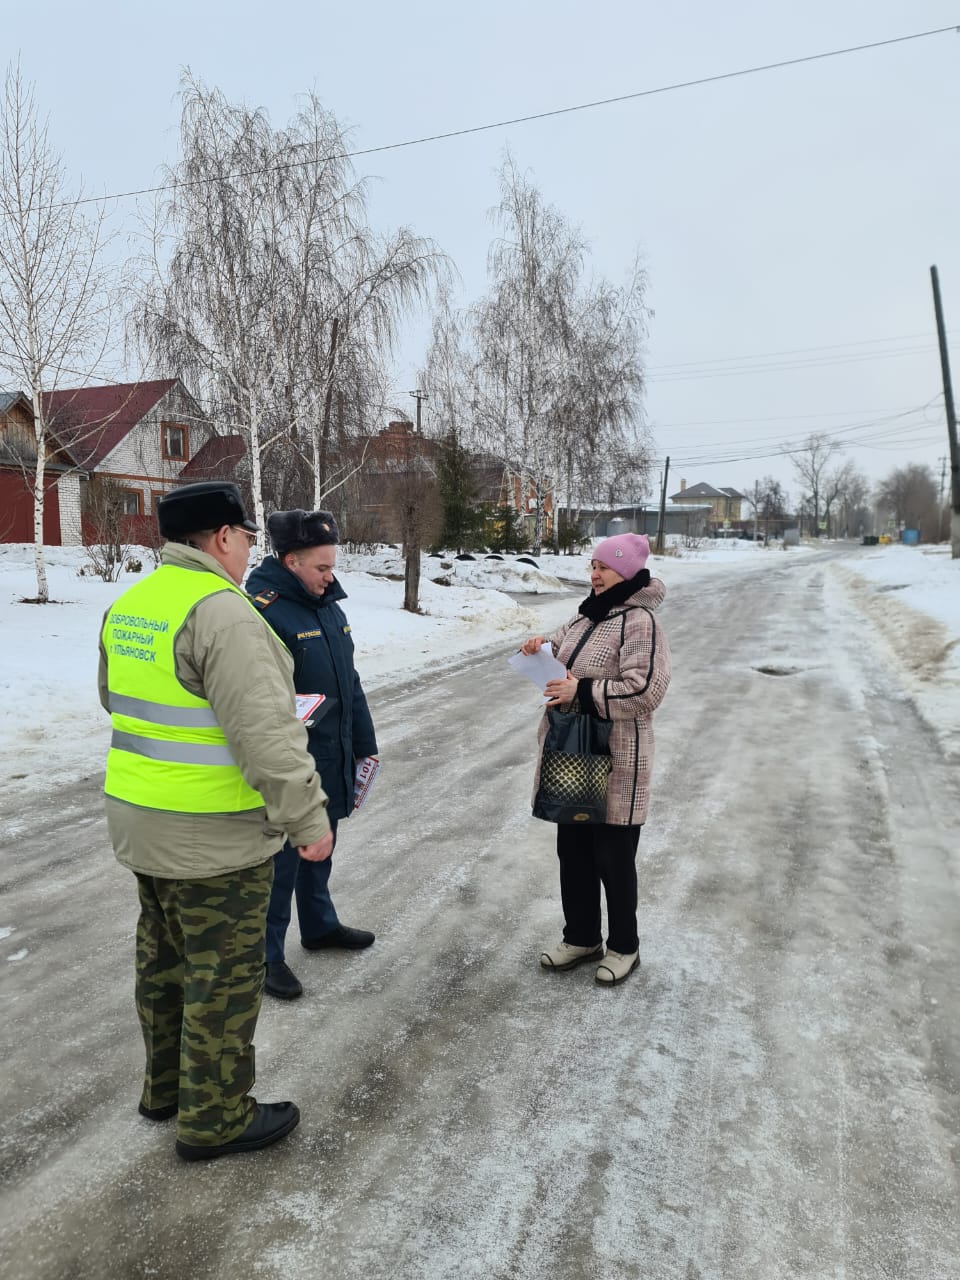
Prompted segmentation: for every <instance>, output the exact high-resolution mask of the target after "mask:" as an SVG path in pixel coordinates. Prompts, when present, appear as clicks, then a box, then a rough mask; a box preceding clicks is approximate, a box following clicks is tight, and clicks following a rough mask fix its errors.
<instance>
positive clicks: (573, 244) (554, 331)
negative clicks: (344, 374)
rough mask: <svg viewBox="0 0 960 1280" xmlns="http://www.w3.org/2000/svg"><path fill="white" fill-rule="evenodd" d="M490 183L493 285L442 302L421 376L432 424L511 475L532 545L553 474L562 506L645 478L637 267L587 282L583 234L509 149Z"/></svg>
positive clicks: (553, 489)
mask: <svg viewBox="0 0 960 1280" xmlns="http://www.w3.org/2000/svg"><path fill="white" fill-rule="evenodd" d="M500 188H501V191H500V197H501V198H500V203H499V205H498V206H497V208H496V210H495V211H494V216H495V218H496V221H497V224H498V229H499V235H498V236H497V238H496V239H495V240H494V242H493V245H492V246H491V250H490V253H489V255H488V277H489V289H488V291H487V293H486V294H485V296H484V297H483V298H481V299H480V300H479V301H478V302H476V303H475V304H474V305H473V306H472V307H470V308H469V310H468V311H467V313H466V314H465V315H464V316H458V315H456V314H454V313H453V312H452V311H451V310H450V308H449V305H448V304H446V303H444V304H443V305H442V306H441V308H440V309H439V310H438V312H437V315H436V317H435V321H434V331H433V340H432V343H431V347H430V351H429V354H428V357H427V362H426V368H425V371H424V377H425V385H426V386H428V387H429V388H430V393H431V396H433V397H434V410H435V411H434V420H435V421H436V422H437V424H438V426H439V428H440V432H441V434H443V435H445V436H447V437H449V436H450V433H451V431H455V432H456V438H457V440H458V441H459V442H460V443H461V444H462V443H464V442H465V441H466V442H468V443H469V444H470V445H471V446H473V447H474V448H477V449H482V450H483V451H485V452H487V453H491V454H493V455H494V456H496V457H498V458H499V459H501V461H502V462H503V464H504V466H505V468H507V469H512V470H513V471H514V473H515V474H516V473H519V475H518V479H519V490H520V507H521V510H522V511H525V508H526V503H527V500H528V498H530V499H532V502H533V503H534V504H535V513H536V514H535V521H534V529H533V544H534V549H535V550H536V551H539V550H540V548H541V545H542V542H543V536H544V529H545V523H546V508H547V500H548V497H549V498H552V500H553V502H554V504H555V505H556V503H557V498H558V495H559V493H560V490H561V486H563V489H564V495H565V497H566V501H567V504H568V505H570V506H573V505H576V504H577V503H579V502H583V501H585V500H587V499H592V500H597V498H598V497H599V496H600V495H601V494H604V495H605V496H606V497H607V498H608V500H613V498H614V496H615V495H616V494H617V493H618V491H619V492H623V491H624V490H625V489H626V490H627V491H632V492H633V493H634V494H635V493H636V492H637V490H638V489H640V490H641V491H642V489H643V488H644V487H645V481H646V473H647V471H648V469H649V459H650V448H649V442H648V439H647V437H646V433H645V430H644V426H643V417H642V394H643V341H644V338H645V336H646V318H647V312H646V307H645V302H644V295H645V289H646V278H645V274H644V272H643V269H642V267H641V265H640V263H639V261H636V262H634V264H633V266H632V269H631V273H630V276H629V278H628V280H627V283H626V284H625V285H624V286H623V287H620V288H618V287H616V286H614V285H612V284H610V283H609V282H608V281H606V280H603V279H598V280H592V281H588V280H586V279H585V278H584V264H585V259H586V245H585V242H584V240H583V237H582V235H581V233H580V232H579V231H578V230H577V229H576V228H574V227H573V226H571V224H570V223H569V222H568V220H567V219H566V218H565V217H564V216H563V214H562V213H560V212H559V211H558V210H556V209H553V208H551V207H550V206H549V205H547V204H546V203H545V202H544V200H543V198H542V196H541V195H540V193H539V191H538V190H537V189H536V187H535V186H534V185H533V184H532V182H531V181H530V179H529V178H528V177H527V176H526V175H524V174H522V173H520V172H519V171H518V169H517V167H516V165H515V164H514V162H513V160H512V159H511V158H510V157H509V156H508V157H507V159H506V160H505V162H504V165H503V167H502V169H501V174H500ZM557 535H558V524H557V521H556V520H555V521H554V540H555V541H556V538H557Z"/></svg>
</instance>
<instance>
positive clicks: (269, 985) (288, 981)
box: [263, 960, 303, 1000]
mask: <svg viewBox="0 0 960 1280" xmlns="http://www.w3.org/2000/svg"><path fill="white" fill-rule="evenodd" d="M263 989H264V991H266V993H267V995H268V996H276V997H277V999H278V1000H296V998H297V996H302V995H303V987H302V985H301V983H300V979H299V978H298V977H297V975H296V974H295V973H293V972H292V971H291V970H290V969H289V968H288V967H287V965H285V964H284V962H283V961H282V960H278V961H277V963H276V964H268V965H267V976H266V978H265V980H264V983H263Z"/></svg>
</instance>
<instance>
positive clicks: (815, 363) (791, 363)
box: [647, 343, 936, 384]
mask: <svg viewBox="0 0 960 1280" xmlns="http://www.w3.org/2000/svg"><path fill="white" fill-rule="evenodd" d="M934 350H936V348H935V346H934V345H933V344H932V343H931V344H930V345H929V346H925V347H904V348H897V349H892V350H888V351H871V352H867V353H863V354H860V355H854V354H852V353H851V354H849V355H846V356H841V355H837V356H829V357H825V358H823V359H820V360H785V361H781V362H779V363H776V364H752V365H744V366H742V367H741V368H732V369H709V368H703V369H700V370H699V371H698V370H693V371H692V372H689V373H683V374H679V373H678V374H663V375H660V374H657V373H655V372H650V373H648V374H647V381H648V382H655V383H658V384H665V383H670V382H703V381H706V380H711V379H714V378H742V377H744V376H748V375H750V374H757V373H791V372H793V371H794V370H807V369H836V368H842V367H843V366H844V365H849V364H862V363H863V362H864V361H868V360H902V359H904V358H906V357H910V356H923V355H927V354H928V353H929V352H931V351H934Z"/></svg>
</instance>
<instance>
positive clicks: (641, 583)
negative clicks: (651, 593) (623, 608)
mask: <svg viewBox="0 0 960 1280" xmlns="http://www.w3.org/2000/svg"><path fill="white" fill-rule="evenodd" d="M649 585H650V570H649V569H641V570H640V572H639V573H636V574H634V576H633V577H632V578H628V579H626V580H625V581H624V582H616V583H614V585H613V586H612V587H608V588H607V589H606V591H601V592H600V594H599V595H597V593H596V592H595V591H591V592H590V594H589V595H588V596H587V598H586V600H584V602H583V604H582V605H581V606H580V608H579V609H578V610H577V612H578V613H582V614H583V616H584V617H585V618H589V619H590V621H591V622H602V621H603V619H604V618H605V617H606V616H607V614H608V613H609V612H610V610H611V609H615V608H616V607H617V605H618V604H625V603H626V601H627V600H629V599H630V597H631V596H632V595H633V593H634V592H635V591H641V590H642V589H643V588H644V587H647V586H649Z"/></svg>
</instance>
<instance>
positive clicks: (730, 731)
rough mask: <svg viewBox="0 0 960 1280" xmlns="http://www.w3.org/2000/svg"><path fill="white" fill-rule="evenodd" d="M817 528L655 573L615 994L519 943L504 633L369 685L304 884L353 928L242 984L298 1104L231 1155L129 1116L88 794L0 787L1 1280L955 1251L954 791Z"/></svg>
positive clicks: (708, 1264) (131, 1086)
mask: <svg viewBox="0 0 960 1280" xmlns="http://www.w3.org/2000/svg"><path fill="white" fill-rule="evenodd" d="M847 554H849V553H847ZM840 563H842V561H841V559H840V558H839V557H834V556H833V554H832V553H829V552H825V553H822V554H819V555H817V556H814V557H811V558H806V559H797V560H792V559H789V558H787V557H783V563H782V564H780V563H777V564H776V565H773V566H772V567H771V565H770V564H767V565H765V567H764V568H763V569H762V571H756V572H746V573H743V574H740V575H736V576H730V575H721V576H719V577H718V578H717V579H705V580H704V581H703V582H702V583H700V584H698V585H697V586H696V587H687V588H685V589H683V590H680V589H678V590H676V591H674V592H672V593H671V594H668V598H667V603H666V605H665V607H664V610H663V613H662V621H663V623H664V625H665V626H666V627H668V628H669V634H670V639H671V644H672V648H673V651H674V669H675V677H674V685H673V687H672V689H671V691H670V693H669V695H668V697H667V699H666V701H665V703H664V705H663V708H662V710H661V712H660V713H659V715H658V720H657V724H658V734H657V737H658V759H657V766H656V772H655V787H654V798H653V804H652V808H651V817H650V823H649V826H648V828H647V829H646V830H645V832H644V834H643V836H642V838H641V864H640V866H641V874H640V879H641V900H642V905H641V913H640V937H641V959H642V962H643V968H642V969H641V970H640V971H639V972H638V974H637V975H635V976H634V977H633V978H632V979H631V980H630V981H629V982H628V983H627V984H626V985H625V986H624V987H623V988H619V989H617V990H614V991H608V990H602V989H600V988H597V987H596V986H595V985H594V982H593V976H592V972H591V970H590V969H589V968H586V967H585V968H583V969H580V970H577V971H574V972H573V973H572V974H569V975H552V974H548V973H543V972H541V971H540V970H539V968H538V966H537V954H538V952H539V950H540V948H541V946H542V945H543V944H544V943H549V942H551V941H552V940H553V939H554V938H555V937H556V936H558V929H559V925H558V895H557V890H556V884H555V880H556V874H555V857H554V854H553V850H552V837H553V829H552V828H550V827H548V826H546V825H545V824H542V823H539V822H535V821H534V820H533V819H531V818H530V817H529V804H528V800H529V783H530V776H531V771H532V762H533V744H534V734H535V723H536V717H537V706H536V704H537V696H536V693H535V692H534V691H532V690H531V689H529V688H528V687H527V686H525V685H523V684H521V682H520V681H518V680H517V679H516V678H515V677H512V676H511V675H510V673H508V672H506V670H505V667H504V665H503V659H504V656H505V652H504V653H499V654H496V655H493V656H491V657H489V658H484V659H477V658H473V659H470V660H469V661H466V662H464V663H461V664H460V665H459V666H458V667H456V668H454V669H453V670H451V671H448V672H446V673H445V674H441V675H440V676H438V677H434V678H431V677H429V676H427V677H424V678H423V679H421V680H420V681H418V682H417V683H415V684H406V685H403V686H400V685H398V686H397V687H396V688H395V689H393V690H392V691H391V692H389V693H387V692H385V691H380V692H378V693H377V694H376V696H375V698H374V699H373V709H374V714H375V717H376V719H377V724H378V729H379V736H380V741H381V748H382V751H383V755H384V759H385V768H384V773H383V777H382V779H381V781H380V782H378V784H377V790H376V791H375V792H374V795H373V797H372V799H371V801H370V803H369V805H368V808H367V809H366V810H365V811H364V812H363V813H362V814H361V815H359V816H358V817H356V818H355V819H353V820H352V821H351V822H350V823H349V824H347V825H346V826H345V827H344V828H343V836H342V843H341V848H340V850H339V852H338V855H337V864H336V871H335V873H334V881H333V886H334V889H335V897H336V900H337V903H338V906H339V909H340V912H341V915H342V916H343V918H344V919H345V920H346V921H347V922H348V923H354V924H358V925H364V926H369V927H371V928H375V929H376V930H377V933H378V941H377V943H376V945H375V946H374V947H373V948H372V949H371V951H369V952H367V953H364V954H361V955H353V956H349V955H344V956H340V955H322V954H319V955H317V954H311V955H308V954H306V953H304V952H302V951H300V949H299V947H298V946H297V945H296V943H295V942H294V944H293V945H292V946H291V947H290V954H289V958H290V960H291V962H292V964H293V967H294V969H295V970H296V972H297V973H298V974H299V975H300V976H301V978H302V979H303V981H304V984H305V986H306V988H307V995H306V998H304V999H303V1000H300V1001H296V1002H294V1003H292V1004H289V1005H286V1004H280V1003H278V1002H276V1001H269V1000H268V1001H266V1002H265V1005H264V1011H263V1013H262V1015H261V1020H260V1024H259V1028H258V1034H257V1046H258V1058H259V1080H258V1093H259V1095H260V1096H261V1097H263V1098H264V1099H269V1098H279V1097H292V1098H294V1099H296V1100H297V1101H298V1102H299V1103H300V1105H301V1109H302V1111H303V1116H304V1118H303V1122H302V1124H301V1127H300V1128H299V1130H298V1131H297V1132H296V1133H295V1134H294V1135H293V1137H292V1138H291V1139H289V1140H288V1141H286V1142H284V1143H282V1144H280V1145H279V1146H278V1147H276V1148H275V1149H272V1150H270V1151H268V1152H264V1153H261V1154H259V1155H256V1156H251V1157H243V1158H238V1159H237V1160H222V1161H217V1162H214V1163H212V1164H210V1165H209V1166H196V1167H194V1166H185V1165H183V1164H182V1163H180V1162H179V1161H178V1160H177V1158H176V1157H175V1155H174V1153H173V1132H172V1130H171V1129H170V1127H169V1126H167V1127H162V1126H156V1125H152V1124H150V1123H149V1122H147V1121H145V1120H141V1119H139V1118H138V1117H137V1115H136V1111H135V1107H136V1100H137V1096H138V1074H139V1071H140V1068H141V1049H140V1042H139V1036H138V1030H137V1025H136V1020H135V1015H134V1010H133V1001H132V952H133V929H134V923H135V910H134V898H135V895H134V893H133V886H132V882H131V879H130V877H129V874H128V873H126V872H124V871H123V870H121V869H120V868H119V867H117V866H116V865H115V864H114V862H113V860H112V856H111V855H110V854H109V851H108V849H107V846H106V842H105V833H104V827H103V823H102V821H101V819H100V809H99V796H98V794H97V793H96V792H95V791H94V790H93V789H92V788H91V787H90V785H89V784H87V789H85V790H82V791H79V792H75V793H70V794H64V795H54V796H53V797H52V798H51V800H50V802H49V805H48V806H47V807H45V809H44V810H43V812H42V813H41V814H40V815H39V817H37V818H35V819H34V820H32V821H30V822H29V823H28V822H27V821H26V820H25V819H23V818H22V817H21V818H20V819H15V818H11V819H10V820H9V821H7V822H6V823H5V824H4V825H5V829H6V831H7V832H8V837H7V838H6V839H5V846H6V847H5V853H4V861H3V872H2V882H3V908H2V911H3V919H0V924H11V923H12V922H16V934H15V935H12V936H11V937H9V938H8V939H7V942H6V944H5V946H6V948H7V950H6V952H5V955H6V962H5V963H3V964H2V967H0V1014H2V1024H0V1025H2V1031H0V1053H2V1062H3V1076H4V1081H5V1084H4V1102H5V1106H4V1110H3V1118H2V1121H0V1177H2V1191H3V1204H2V1209H0V1275H2V1276H3V1277H4V1280H41V1278H42V1280H64V1278H66V1277H69V1278H70V1280H107V1277H110V1278H112V1280H113V1278H115V1280H134V1278H137V1280H139V1278H140V1277H148V1276H149V1277H154V1278H157V1280H182V1278H183V1277H186V1278H187V1280H199V1278H201V1277H211V1278H213V1277H216V1278H217V1280H220V1278H224V1280H225V1278H227V1277H230V1278H231V1280H233V1278H240V1280H247V1278H248V1277H249V1278H251V1280H254V1278H259V1277H263V1278H264V1280H300V1278H301V1277H303V1278H310V1280H313V1278H314V1277H329V1278H330V1280H341V1278H344V1280H346V1278H347V1277H361V1276H362V1277H367V1278H370V1280H380V1278H381V1277H382V1278H384V1280H385V1278H386V1277H391V1280H440V1278H441V1277H442V1278H444V1280H446V1278H450V1280H452V1278H453V1277H457V1278H458V1280H459V1278H461V1277H483V1278H484V1280H501V1278H502V1280H507V1278H508V1277H509V1278H516V1280H528V1278H529V1280H541V1278H544V1280H545V1278H547V1277H549V1280H593V1278H594V1277H596V1278H597V1280H600V1277H602V1278H603V1280H720V1278H724V1280H726V1278H730V1280H788V1278H790V1280H792V1278H794V1277H803V1278H805V1280H876V1278H879V1277H884V1278H889V1280H954V1278H955V1277H956V1276H957V1275H958V1274H960V1228H958V1219H960V1215H958V1203H960V1194H958V1186H960V1184H958V1172H957V1169H958V1150H960V984H958V982H957V974H958V973H960V929H958V927H957V922H958V919H960V891H958V853H957V845H958V841H957V834H956V833H957V831H958V828H960V792H958V784H957V778H956V767H955V765H953V766H948V765H947V764H946V763H945V762H944V760H943V757H942V755H941V754H940V748H939V747H938V746H937V744H936V741H935V739H934V737H933V735H932V733H931V732H930V731H929V730H928V729H927V728H926V726H925V725H924V724H923V722H922V721H921V720H919V718H918V717H917V715H916V713H915V711H914V709H913V705H912V703H911V702H909V701H908V700H906V698H905V697H904V695H903V694H902V692H901V691H900V689H899V686H898V684H897V683H896V677H895V675H893V674H891V673H890V672H889V671H888V670H886V669H885V668H884V666H883V663H882V662H880V660H879V658H878V651H877V650H875V649H874V648H873V647H872V645H871V643H870V642H869V641H868V640H867V639H865V628H866V624H865V623H864V621H863V619H862V618H861V616H860V614H858V613H857V612H856V611H855V608H854V604H853V602H852V598H851V597H849V596H848V595H847V594H846V590H845V588H844V586H843V585H842V579H841V575H840V573H839V572H838V571H837V565H838V564H840ZM576 598H577V597H575V596H572V597H571V607H570V610H569V611H570V612H572V611H573V607H574V605H575V600H576ZM548 607H549V608H550V609H551V610H552V611H553V613H554V614H555V613H556V608H557V604H556V602H555V601H554V602H551V603H550V605H549V606H548ZM517 639H518V640H519V639H520V637H517ZM758 668H767V669H768V670H767V672H764V671H762V670H759V669H758ZM0 933H2V930H0ZM14 943H15V944H16V947H15V949H13V950H11V949H10V948H11V945H12V944H14Z"/></svg>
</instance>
